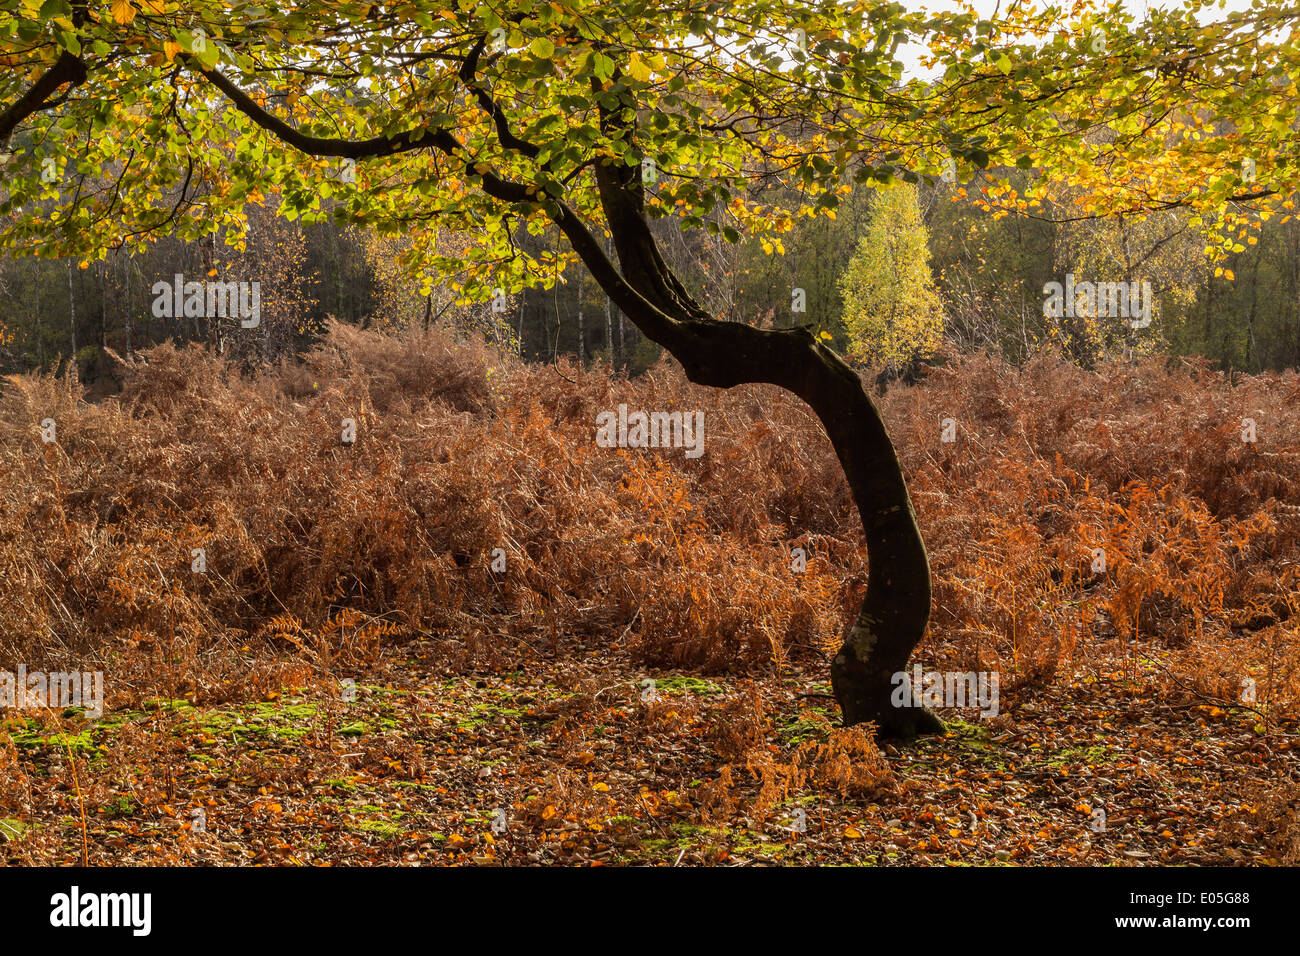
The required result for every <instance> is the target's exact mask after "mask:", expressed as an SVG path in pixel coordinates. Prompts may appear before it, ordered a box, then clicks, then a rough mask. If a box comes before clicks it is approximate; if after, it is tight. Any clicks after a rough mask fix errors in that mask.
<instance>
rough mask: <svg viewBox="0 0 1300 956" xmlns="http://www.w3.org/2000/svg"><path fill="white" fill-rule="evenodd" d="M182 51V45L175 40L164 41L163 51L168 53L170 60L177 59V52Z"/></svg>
mask: <svg viewBox="0 0 1300 956" xmlns="http://www.w3.org/2000/svg"><path fill="white" fill-rule="evenodd" d="M180 52H181V45H180V44H179V43H177V42H176V41H175V40H166V41H164V43H163V53H165V54H166V55H167V59H168V60H174V59H176V54H177V53H180Z"/></svg>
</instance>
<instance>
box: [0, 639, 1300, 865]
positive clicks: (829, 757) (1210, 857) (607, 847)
mask: <svg viewBox="0 0 1300 956" xmlns="http://www.w3.org/2000/svg"><path fill="white" fill-rule="evenodd" d="M1153 653H1158V652H1155V651H1153ZM444 656H445V655H444V654H443V653H442V652H441V650H440V646H439V644H438V643H437V642H434V641H431V640H427V639H420V640H416V641H412V642H409V643H405V644H398V645H394V646H392V647H390V648H389V649H387V650H386V652H385V653H384V654H382V655H381V656H380V658H379V659H378V660H377V661H376V662H375V664H374V665H373V666H372V668H371V669H370V670H369V671H368V672H366V673H363V674H359V675H357V677H356V678H355V680H356V687H355V699H353V700H347V699H346V698H347V697H348V696H350V693H346V692H345V693H342V694H340V695H339V696H337V697H333V696H331V697H324V696H321V695H320V694H319V693H317V694H309V693H303V692H300V693H297V694H295V693H294V692H292V691H285V692H283V693H282V694H274V693H272V694H268V695H266V696H267V698H269V699H265V700H259V701H256V702H250V703H247V704H244V705H242V706H236V705H225V706H212V707H195V706H193V705H191V704H189V703H188V702H187V701H184V700H176V701H172V702H168V701H165V700H158V701H155V702H153V703H152V704H151V706H150V707H149V708H148V709H145V710H141V711H136V712H130V713H109V714H105V715H104V717H102V718H101V719H99V720H98V721H81V722H80V724H78V723H77V721H76V720H75V719H63V718H60V717H56V716H54V715H51V718H50V719H49V720H47V721H43V722H42V721H36V720H26V721H21V722H20V721H10V722H9V723H8V725H7V727H6V729H7V730H8V732H9V735H10V737H11V738H12V740H13V744H14V745H13V747H11V748H9V754H10V755H11V757H10V760H11V761H14V762H16V764H17V765H16V766H14V765H10V766H9V767H8V770H7V776H8V777H9V779H10V780H11V781H18V780H21V781H23V785H24V786H25V787H26V788H27V789H28V799H27V801H26V802H27V805H28V806H30V807H31V812H30V813H29V814H26V815H25V816H24V818H22V819H18V818H9V819H3V820H0V862H5V863H24V862H34V863H46V864H74V863H78V862H80V861H81V860H82V859H83V853H84V857H85V859H86V860H88V861H89V862H90V863H91V864H92V865H94V864H100V865H102V864H108V863H110V862H111V863H113V864H116V865H123V864H126V865H160V864H161V865H167V864H217V865H235V864H281V865H365V864H386V865H444V864H468V865H476V864H477V865H484V864H507V865H509V864H523V865H526V864H537V863H560V864H569V865H588V864H589V865H616V864H641V865H655V866H662V865H700V864H715V865H726V866H754V865H835V864H857V865H868V866H873V865H926V864H944V865H1042V864H1075V865H1079V864H1083V865H1149V864H1182V865H1243V864H1275V863H1279V862H1281V860H1280V856H1281V851H1280V850H1279V849H1278V848H1277V846H1276V845H1273V844H1274V843H1275V842H1276V841H1269V840H1266V839H1264V838H1263V837H1262V835H1261V834H1260V832H1259V830H1258V827H1257V820H1258V819H1259V818H1260V814H1261V811H1263V810H1265V809H1266V808H1265V807H1264V804H1265V803H1267V801H1268V799H1269V796H1268V790H1267V788H1266V787H1264V786H1262V784H1263V782H1264V781H1266V780H1267V781H1270V782H1271V783H1275V784H1276V783H1282V782H1285V781H1288V780H1290V781H1294V780H1295V779H1296V777H1297V770H1298V769H1300V738H1298V737H1297V735H1296V728H1295V726H1294V725H1291V726H1283V727H1266V726H1264V725H1263V724H1261V723H1260V722H1259V721H1260V720H1261V718H1260V716H1259V715H1258V714H1256V713H1254V712H1253V711H1251V710H1248V709H1245V708H1234V709H1229V710H1225V709H1222V708H1219V707H1217V706H1214V705H1196V704H1192V705H1183V706H1171V705H1168V704H1162V703H1160V702H1159V701H1160V700H1161V699H1163V698H1161V696H1160V695H1159V694H1158V692H1157V688H1158V687H1159V686H1161V685H1162V684H1163V683H1164V670H1163V668H1162V666H1161V662H1160V661H1159V659H1158V656H1157V657H1151V658H1144V657H1142V656H1141V654H1140V653H1139V654H1138V655H1137V656H1135V657H1134V658H1130V659H1116V660H1110V661H1105V660H1102V661H1094V662H1093V663H1092V666H1091V667H1090V668H1089V669H1088V671H1087V672H1086V673H1076V674H1074V675H1073V676H1072V677H1067V676H1065V675H1061V676H1059V677H1058V680H1057V681H1056V682H1055V683H1054V684H1052V685H1051V686H1048V687H1044V688H1040V689H1038V690H1036V691H1034V692H1032V693H1026V692H1021V693H1019V694H1016V695H1014V699H1013V700H1010V701H1008V700H1007V699H1005V698H1004V699H1003V700H1002V702H1001V703H1002V709H1001V713H1000V714H999V715H998V716H996V717H992V718H991V719H983V718H981V717H980V715H979V714H978V712H976V711H973V710H972V711H969V712H965V716H966V719H965V720H962V719H957V712H954V711H945V712H943V716H944V717H945V719H946V720H947V722H948V726H949V731H950V732H949V733H948V735H947V736H945V737H942V738H940V737H931V738H926V739H923V740H920V741H918V742H914V743H912V744H910V745H885V746H884V747H883V748H882V754H883V756H884V759H885V761H886V762H887V764H888V766H887V767H881V768H879V769H878V772H876V773H874V774H873V775H872V776H871V778H870V779H869V780H865V781H864V780H863V779H861V777H860V776H859V777H858V778H856V779H850V778H852V777H853V774H849V775H848V776H846V775H845V774H842V773H840V774H837V773H836V771H835V767H836V764H835V760H834V756H835V753H836V751H837V749H838V750H840V751H843V752H845V753H850V755H851V751H852V750H853V749H854V746H855V741H854V740H853V739H852V734H853V732H848V731H842V730H836V729H835V725H836V724H837V723H838V708H837V707H836V705H835V703H834V701H833V700H832V699H830V698H829V697H826V696H823V695H826V694H827V691H828V688H827V687H826V685H825V683H824V682H823V679H822V677H821V675H818V674H812V673H808V672H805V671H803V670H800V669H797V668H786V670H785V672H784V673H781V674H779V675H778V674H773V675H769V676H768V677H767V678H765V679H761V680H756V681H736V680H731V679H726V678H717V677H709V678H703V677H699V676H680V675H673V674H671V673H663V672H655V673H650V672H647V671H645V670H644V669H637V668H636V667H634V666H633V665H631V664H630V663H629V662H628V661H627V659H626V656H625V655H622V654H619V653H613V652H611V651H610V650H609V649H603V648H602V649H589V648H585V647H581V646H576V647H572V648H568V649H566V650H565V651H564V652H563V653H561V654H559V655H552V654H546V653H538V654H530V655H526V656H521V657H517V658H516V659H515V660H514V661H513V662H512V665H511V666H509V667H508V668H507V667H501V668H499V669H497V670H495V671H492V670H487V669H484V670H483V671H481V672H480V673H476V674H469V675H465V674H459V675H458V674H456V673H454V672H452V671H451V670H449V669H448V668H447V667H446V666H445V664H444V663H442V661H443V659H444ZM648 678H653V679H654V682H655V683H654V688H653V693H651V690H650V685H648V684H647V683H646V681H647V679H648ZM56 727H57V728H60V729H58V730H57V731H56V730H55V729H56ZM78 728H79V729H78ZM856 744H857V745H860V741H857V742H856ZM72 757H76V758H77V759H76V761H75V763H73V762H72V761H71V759H70V758H72ZM810 758H811V759H810ZM74 767H79V768H81V769H80V771H79V772H77V773H73V772H72V768H74ZM1099 811H1100V812H1099Z"/></svg>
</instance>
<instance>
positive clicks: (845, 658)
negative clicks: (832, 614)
mask: <svg viewBox="0 0 1300 956" xmlns="http://www.w3.org/2000/svg"><path fill="white" fill-rule="evenodd" d="M892 677H893V674H892V672H887V671H874V672H873V671H869V670H868V669H867V668H866V667H864V666H863V664H862V662H861V661H859V660H858V657H857V654H856V653H855V652H854V650H853V648H852V647H850V646H848V645H847V644H846V645H845V646H844V647H841V648H840V651H839V653H838V654H836V655H835V660H834V661H832V662H831V689H832V690H833V691H834V692H835V699H836V700H837V701H839V704H840V711H841V712H842V714H843V717H844V726H845V727H852V726H854V725H855V724H865V723H867V722H868V721H870V722H871V723H874V724H875V725H876V738H877V739H878V740H911V739H913V738H915V737H921V736H928V735H932V734H943V733H946V732H947V730H948V728H947V727H946V726H944V723H943V721H942V720H940V719H939V718H938V717H937V716H935V714H934V712H933V711H931V710H927V709H926V708H924V707H911V706H909V707H897V706H895V705H894V703H893V697H894V692H895V685H894V682H893V680H892V679H891V678H892Z"/></svg>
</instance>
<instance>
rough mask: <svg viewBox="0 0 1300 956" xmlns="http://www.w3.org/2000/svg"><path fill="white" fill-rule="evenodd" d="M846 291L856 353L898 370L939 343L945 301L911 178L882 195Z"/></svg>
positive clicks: (844, 279) (843, 282)
mask: <svg viewBox="0 0 1300 956" xmlns="http://www.w3.org/2000/svg"><path fill="white" fill-rule="evenodd" d="M840 291H841V292H842V293H843V295H844V327H845V329H846V330H847V331H848V334H849V343H850V344H849V350H850V354H851V355H852V356H853V357H854V358H856V359H858V360H860V361H862V362H865V363H867V364H870V365H884V366H886V367H887V368H888V369H890V370H897V369H899V368H902V367H905V366H907V365H909V364H910V363H913V362H915V361H917V360H918V359H920V358H922V357H924V356H926V355H929V354H930V353H932V352H934V351H935V350H936V349H937V348H938V347H939V343H940V341H941V340H942V338H943V306H942V304H941V303H940V301H939V293H938V290H937V289H936V288H935V284H934V275H933V274H932V273H931V272H930V247H929V234H928V232H927V231H926V228H925V223H924V222H923V221H922V219H921V207H920V204H919V203H918V201H917V190H916V187H915V186H913V185H911V184H906V183H905V184H902V185H899V186H896V187H894V188H892V189H885V190H882V191H881V192H880V193H879V195H877V197H876V200H875V202H874V203H873V204H872V208H871V214H870V217H869V218H868V221H867V231H866V233H865V234H864V235H863V237H862V239H861V241H860V242H859V243H858V247H857V251H856V252H855V253H854V255H853V258H852V260H850V262H849V266H848V268H847V269H846V270H845V271H844V274H843V275H842V276H841V277H840Z"/></svg>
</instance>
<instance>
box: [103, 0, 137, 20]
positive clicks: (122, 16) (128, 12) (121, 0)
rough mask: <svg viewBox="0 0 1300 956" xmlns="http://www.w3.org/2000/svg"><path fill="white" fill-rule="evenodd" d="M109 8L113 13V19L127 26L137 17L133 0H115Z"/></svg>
mask: <svg viewBox="0 0 1300 956" xmlns="http://www.w3.org/2000/svg"><path fill="white" fill-rule="evenodd" d="M109 10H110V11H111V12H112V14H113V19H114V21H116V22H117V23H119V24H121V25H122V26H126V25H127V24H128V23H130V22H131V21H132V20H134V19H135V7H134V6H133V5H132V4H131V0H113V3H112V5H111V6H110V7H109Z"/></svg>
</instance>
